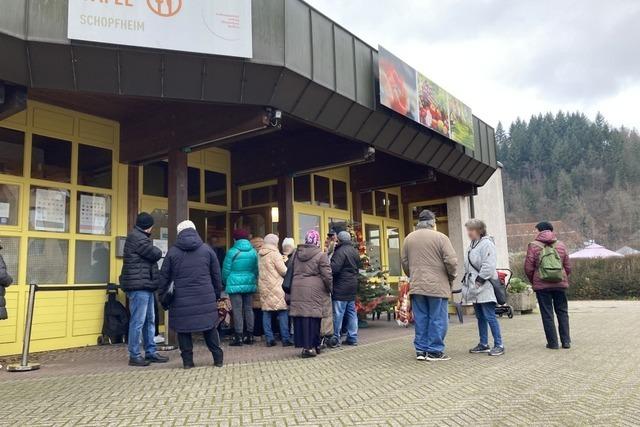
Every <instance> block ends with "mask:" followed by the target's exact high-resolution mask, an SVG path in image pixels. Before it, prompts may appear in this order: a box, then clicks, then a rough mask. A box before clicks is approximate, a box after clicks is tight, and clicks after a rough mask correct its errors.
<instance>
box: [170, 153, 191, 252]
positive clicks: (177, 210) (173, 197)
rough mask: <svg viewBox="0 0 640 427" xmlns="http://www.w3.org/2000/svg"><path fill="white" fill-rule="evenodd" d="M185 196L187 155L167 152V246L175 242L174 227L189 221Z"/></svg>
mask: <svg viewBox="0 0 640 427" xmlns="http://www.w3.org/2000/svg"><path fill="white" fill-rule="evenodd" d="M187 197H188V195H187V153H185V152H184V151H182V150H172V151H170V152H169V245H172V244H173V243H174V242H175V241H176V234H177V231H176V227H177V226H178V224H179V223H180V222H182V221H184V220H186V219H189V200H188V198H187Z"/></svg>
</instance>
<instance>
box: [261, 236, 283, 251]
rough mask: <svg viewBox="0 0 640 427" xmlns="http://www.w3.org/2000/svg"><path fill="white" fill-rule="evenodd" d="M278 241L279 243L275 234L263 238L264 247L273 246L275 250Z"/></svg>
mask: <svg viewBox="0 0 640 427" xmlns="http://www.w3.org/2000/svg"><path fill="white" fill-rule="evenodd" d="M279 241H280V238H279V237H278V236H276V235H275V234H267V235H266V236H264V244H265V245H271V246H275V247H276V248H277V247H278V242H279Z"/></svg>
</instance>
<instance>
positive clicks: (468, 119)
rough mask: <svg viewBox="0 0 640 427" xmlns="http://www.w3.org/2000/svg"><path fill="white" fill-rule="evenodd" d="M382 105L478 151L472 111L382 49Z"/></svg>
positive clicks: (379, 58)
mask: <svg viewBox="0 0 640 427" xmlns="http://www.w3.org/2000/svg"><path fill="white" fill-rule="evenodd" d="M378 73H379V77H380V104H381V105H383V106H385V107H388V108H390V109H392V110H393V111H395V112H397V113H399V114H402V115H403V116H406V117H409V118H410V119H412V120H414V121H416V122H418V123H420V124H421V125H423V126H426V127H428V128H429V129H432V130H434V131H436V132H438V133H440V134H442V135H444V136H446V137H447V138H450V139H452V140H453V141H455V142H457V143H459V144H461V145H464V146H465V147H467V148H468V149H470V150H473V149H474V148H475V139H474V135H473V114H472V112H471V108H469V107H467V106H466V105H465V104H464V103H463V102H462V101H460V100H459V99H458V98H456V97H455V96H452V95H451V94H449V92H447V91H446V90H444V89H443V88H442V87H441V86H439V85H437V84H436V83H434V82H433V81H432V80H431V79H429V78H428V77H426V76H424V75H422V74H421V73H419V72H417V71H416V70H415V69H414V68H412V67H411V66H410V65H408V64H407V63H405V62H404V61H402V60H401V59H399V58H398V57H396V56H395V55H393V54H392V53H391V52H389V51H388V50H386V49H385V48H383V47H382V46H378Z"/></svg>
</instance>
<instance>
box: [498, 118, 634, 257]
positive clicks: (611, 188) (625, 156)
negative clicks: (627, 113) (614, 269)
mask: <svg viewBox="0 0 640 427" xmlns="http://www.w3.org/2000/svg"><path fill="white" fill-rule="evenodd" d="M496 139H497V141H498V158H499V160H500V161H501V162H502V163H503V164H504V166H505V174H504V175H505V182H504V184H505V204H506V210H507V222H508V223H519V222H533V221H539V220H541V219H546V220H562V221H565V222H566V223H567V224H568V225H570V226H571V227H573V228H574V229H575V230H577V231H579V232H581V233H582V234H583V236H584V237H585V238H586V239H595V240H596V241H597V242H598V243H601V244H604V245H607V246H610V247H611V248H613V249H617V248H618V247H620V246H623V245H629V246H632V247H635V248H640V231H639V230H640V197H639V196H640V136H639V135H638V133H637V132H635V131H631V130H629V129H626V128H612V127H610V126H609V125H608V124H607V122H606V120H605V118H604V117H603V116H602V115H600V114H599V115H597V116H596V118H595V121H592V120H590V119H589V118H587V117H586V116H585V115H584V114H581V113H571V114H567V113H563V112H560V113H558V114H556V115H553V114H551V113H549V114H546V115H538V116H533V117H531V119H530V120H529V121H528V122H527V121H523V120H517V121H516V122H514V123H512V124H511V126H510V127H509V129H508V133H507V132H506V131H505V129H503V127H502V124H499V125H498V127H497V128H496Z"/></svg>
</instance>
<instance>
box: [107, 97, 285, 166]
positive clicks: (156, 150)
mask: <svg viewBox="0 0 640 427" xmlns="http://www.w3.org/2000/svg"><path fill="white" fill-rule="evenodd" d="M278 129H279V127H278V126H272V124H271V122H270V120H269V117H268V115H267V113H266V111H265V109H264V108H262V107H253V106H251V107H232V106H222V105H205V104H185V105H184V106H182V107H180V108H178V107H176V106H175V105H174V104H169V105H167V106H166V107H165V108H163V109H161V110H160V111H157V112H155V113H151V114H149V115H148V116H147V117H139V116H136V117H134V118H132V119H130V120H126V121H123V122H121V126H120V134H121V137H120V141H121V144H120V161H121V162H123V163H141V162H145V161H149V160H153V159H159V158H166V157H167V155H168V153H169V152H170V151H172V150H180V149H184V148H187V147H194V146H197V147H198V148H206V147H211V146H216V145H221V144H222V143H228V142H230V141H233V140H237V139H242V138H247V137H249V136H255V135H257V134H261V133H264V132H271V131H274V130H278Z"/></svg>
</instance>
